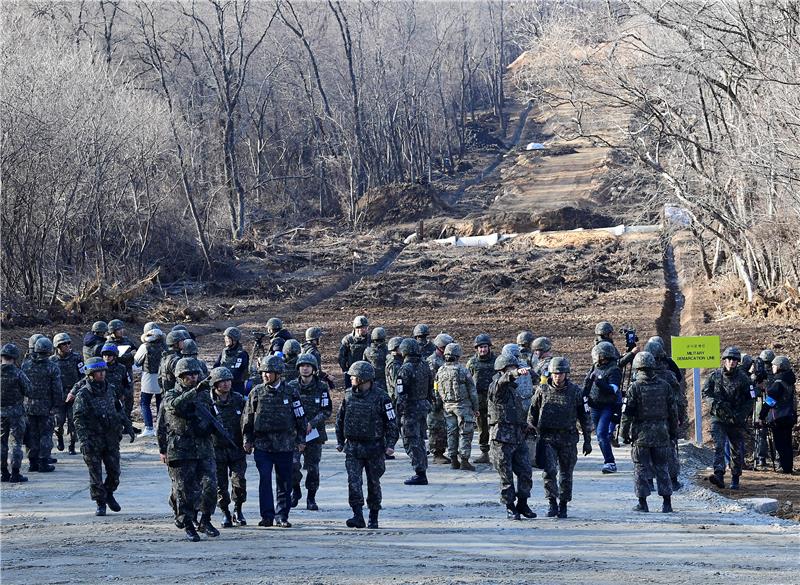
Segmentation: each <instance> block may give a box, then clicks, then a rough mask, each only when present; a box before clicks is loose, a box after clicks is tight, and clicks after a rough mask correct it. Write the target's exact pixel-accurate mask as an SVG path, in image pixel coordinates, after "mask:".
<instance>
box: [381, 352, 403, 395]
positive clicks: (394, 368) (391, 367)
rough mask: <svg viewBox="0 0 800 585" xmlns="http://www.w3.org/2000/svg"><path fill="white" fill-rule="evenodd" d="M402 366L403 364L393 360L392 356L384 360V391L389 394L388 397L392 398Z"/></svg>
mask: <svg viewBox="0 0 800 585" xmlns="http://www.w3.org/2000/svg"><path fill="white" fill-rule="evenodd" d="M402 365H403V362H402V361H400V360H397V359H395V358H394V356H390V357H387V358H386V369H385V370H384V372H383V373H384V375H385V376H386V391H387V392H388V393H389V396H394V394H395V390H396V388H395V387H396V386H397V375H398V374H399V373H400V368H401V367H402Z"/></svg>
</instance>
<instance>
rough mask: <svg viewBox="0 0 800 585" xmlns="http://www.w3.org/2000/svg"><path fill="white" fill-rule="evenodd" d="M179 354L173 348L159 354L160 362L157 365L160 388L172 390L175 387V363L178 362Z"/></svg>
mask: <svg viewBox="0 0 800 585" xmlns="http://www.w3.org/2000/svg"><path fill="white" fill-rule="evenodd" d="M180 357H181V356H180V355H178V352H176V351H175V350H174V349H168V350H167V351H165V352H164V353H162V354H161V363H160V364H159V367H158V379H159V381H160V382H161V388H163V389H164V390H165V391H166V390H172V389H173V388H174V387H175V383H176V380H175V364H177V363H178V360H179V359H180Z"/></svg>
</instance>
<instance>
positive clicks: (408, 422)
mask: <svg viewBox="0 0 800 585" xmlns="http://www.w3.org/2000/svg"><path fill="white" fill-rule="evenodd" d="M399 349H400V355H402V356H403V365H402V366H400V370H399V371H398V372H397V380H396V381H395V392H396V393H397V414H398V416H399V417H400V426H401V428H402V436H403V448H404V449H405V451H406V454H407V455H408V456H409V458H410V459H411V466H412V467H413V468H414V475H412V476H411V477H410V478H408V479H407V480H405V481H404V482H403V483H405V485H428V476H427V470H428V456H427V453H426V452H425V425H426V420H427V416H428V413H429V412H430V410H431V399H432V398H433V380H431V371H430V368H428V365H427V364H426V363H425V362H424V361H423V360H422V357H421V356H420V354H419V344H418V343H417V341H416V340H415V339H410V338H406V339H404V340H403V341H402V343H400V348H399Z"/></svg>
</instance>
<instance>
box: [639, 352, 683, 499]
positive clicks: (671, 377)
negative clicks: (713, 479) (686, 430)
mask: <svg viewBox="0 0 800 585" xmlns="http://www.w3.org/2000/svg"><path fill="white" fill-rule="evenodd" d="M645 347H647V346H645ZM641 375H642V374H641V373H637V375H636V380H639V377H640V376H641ZM653 375H655V376H656V377H658V378H659V379H660V380H662V381H663V382H665V383H666V384H667V385H668V386H669V388H670V392H671V393H672V401H673V402H674V403H675V409H676V411H675V412H676V416H677V417H678V428H679V429H680V422H681V418H680V416H681V414H680V413H681V412H686V409H687V406H686V405H687V400H686V395H685V394H684V393H683V390H682V389H681V385H680V383H679V382H678V379H677V378H676V377H675V374H673V373H672V370H670V369H669V367H668V366H667V363H666V361H665V360H664V359H663V358H662V357H661V356H656V367H655V368H654V369H653ZM671 445H672V446H671V448H670V449H669V452H668V463H669V476H670V478H671V479H672V480H673V481H675V482H677V480H678V475H680V472H681V462H680V459H679V458H678V433H677V432H676V433H675V434H674V435H672V441H671ZM644 497H646V496H644Z"/></svg>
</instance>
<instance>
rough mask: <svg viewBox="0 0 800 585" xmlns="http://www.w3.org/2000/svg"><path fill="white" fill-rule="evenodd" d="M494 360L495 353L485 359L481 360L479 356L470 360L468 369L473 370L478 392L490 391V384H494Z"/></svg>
mask: <svg viewBox="0 0 800 585" xmlns="http://www.w3.org/2000/svg"><path fill="white" fill-rule="evenodd" d="M494 360H495V355H494V354H493V353H490V354H489V355H488V356H486V358H484V359H481V358H479V357H478V356H477V355H474V356H472V357H471V358H470V360H469V364H467V367H469V368H470V370H472V376H473V378H475V387H476V388H477V390H478V392H488V391H489V384H491V383H492V378H493V377H494ZM470 366H472V367H470Z"/></svg>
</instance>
